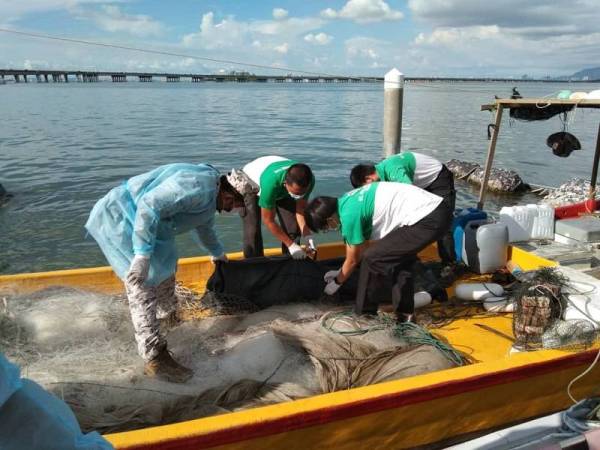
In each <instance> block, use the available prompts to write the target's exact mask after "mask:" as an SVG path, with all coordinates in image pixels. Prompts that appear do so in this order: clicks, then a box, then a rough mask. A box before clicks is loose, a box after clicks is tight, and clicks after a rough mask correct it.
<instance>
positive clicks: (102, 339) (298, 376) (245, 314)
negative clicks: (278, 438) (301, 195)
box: [0, 286, 461, 433]
mask: <svg viewBox="0 0 600 450" xmlns="http://www.w3.org/2000/svg"><path fill="white" fill-rule="evenodd" d="M176 293H177V305H178V308H177V318H178V320H177V321H162V322H161V329H162V332H163V333H165V334H166V339H167V342H168V345H169V349H170V350H171V351H172V352H173V355H174V356H175V358H176V359H177V360H178V361H179V362H180V363H182V364H183V365H185V366H187V367H190V368H191V369H192V370H193V371H194V376H193V378H192V379H191V380H190V381H189V382H187V383H185V384H172V383H167V382H163V381H160V380H158V379H155V378H149V377H146V376H144V375H143V362H142V360H141V358H140V357H139V356H138V355H137V352H136V344H135V340H134V335H133V327H132V325H131V319H130V316H129V309H128V305H127V301H126V298H125V297H124V296H122V295H118V296H107V295H102V294H96V293H91V292H86V291H83V290H79V289H71V288H64V287H62V288H61V287H57V288H52V289H46V290H44V291H41V292H38V293H35V294H31V295H26V296H13V297H9V298H6V299H5V300H4V301H3V302H2V303H0V351H2V352H3V353H5V354H6V356H7V357H8V358H9V359H10V360H12V361H13V362H15V363H17V364H19V365H20V366H21V368H22V373H23V376H24V377H28V378H31V379H33V380H35V381H36V382H38V383H39V384H41V385H42V386H43V387H45V388H46V389H48V390H49V391H51V392H53V393H54V394H55V395H57V396H58V397H60V398H62V399H63V400H65V401H66V402H67V403H68V404H69V406H70V407H71V408H72V409H73V411H74V413H75V415H76V417H77V418H78V420H79V422H80V424H81V426H82V429H83V430H84V431H90V430H97V431H100V432H102V433H107V432H116V431H125V430H131V429H137V428H141V427H147V426H153V425H159V424H167V423H173V422H178V421H181V420H188V419H193V418H198V417H204V416H209V415H214V414H222V413H226V412H229V411H235V410H239V409H244V408H249V407H254V406H259V405H266V404H272V403H278V402H283V401H290V400H294V399H297V398H304V397H308V396H312V395H318V394H321V393H325V392H332V391H335V390H339V389H347V388H349V387H356V386H365V385H367V384H372V383H378V382H382V381H388V380H394V379H400V378H403V377H408V376H413V375H417V374H420V373H426V372H429V371H433V370H443V369H446V368H450V367H454V366H456V365H458V364H460V363H461V362H459V360H458V359H453V358H452V357H450V356H449V355H450V353H451V348H450V347H443V346H440V345H439V342H441V341H439V342H438V341H437V339H435V338H433V336H430V337H428V336H426V335H425V334H423V333H424V330H421V331H417V330H411V331H410V332H405V333H401V332H399V331H398V329H397V326H396V325H395V322H394V321H393V320H391V318H390V317H387V316H385V317H378V318H375V319H374V320H373V321H371V322H366V323H362V322H361V323H355V322H354V321H355V320H358V319H355V318H353V317H352V316H347V317H346V318H345V319H343V320H342V317H341V316H340V317H338V324H337V325H338V326H340V325H342V322H344V323H346V325H344V326H345V327H346V328H345V329H356V328H357V327H362V328H365V326H366V327H371V328H369V329H365V330H363V331H362V332H361V333H358V334H355V335H344V334H340V333H337V332H333V331H331V330H328V329H327V328H326V327H324V326H323V325H322V324H323V318H324V317H325V318H327V317H331V315H335V314H341V313H342V310H341V309H343V310H347V309H348V307H349V305H342V306H340V305H339V299H338V300H336V301H333V302H332V301H331V300H327V301H323V300H320V299H313V300H312V301H311V302H296V303H289V304H281V305H279V304H277V305H272V306H270V307H267V308H264V309H260V310H258V308H259V307H258V306H257V305H256V304H255V303H254V302H252V301H249V300H248V299H244V298H242V297H239V296H238V297H235V296H230V295H229V294H226V295H218V296H214V297H212V300H211V297H210V296H206V295H205V296H204V297H203V296H201V295H200V294H199V293H198V292H195V291H192V290H190V289H187V288H185V287H183V286H178V287H177V289H176ZM205 300H206V301H207V304H206V305H204V304H203V302H204V301H205ZM210 301H212V302H213V303H210ZM196 318H201V320H195V319H196ZM361 320H363V319H361ZM364 320H367V319H364ZM425 333H426V332H425ZM445 345H446V344H445ZM448 351H450V353H448Z"/></svg>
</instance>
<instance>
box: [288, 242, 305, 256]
mask: <svg viewBox="0 0 600 450" xmlns="http://www.w3.org/2000/svg"><path fill="white" fill-rule="evenodd" d="M288 250H289V251H290V255H291V257H292V258H294V259H304V258H306V252H305V251H304V250H303V249H302V247H300V246H299V245H298V244H296V243H295V242H292V245H290V246H289V247H288Z"/></svg>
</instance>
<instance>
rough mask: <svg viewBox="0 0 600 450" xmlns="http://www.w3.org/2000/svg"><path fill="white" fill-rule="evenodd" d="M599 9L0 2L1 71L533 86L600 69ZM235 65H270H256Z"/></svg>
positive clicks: (423, 3) (318, 0) (515, 0)
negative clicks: (510, 80)
mask: <svg viewBox="0 0 600 450" xmlns="http://www.w3.org/2000/svg"><path fill="white" fill-rule="evenodd" d="M598 24H600V0H570V1H555V0H554V1H541V0H526V1H523V0H496V1H494V2H490V1H484V0H405V1H400V0H398V1H394V0H387V1H386V0H339V1H337V0H336V1H325V0H302V1H298V0H294V1H291V0H290V1H287V0H254V1H250V0H247V1H244V0H172V1H159V0H121V1H105V0H0V29H9V30H17V31H22V32H28V33H37V34H45V35H51V36H56V37H61V38H68V39H76V40H86V41H92V42H98V43H103V44H113V45H120V46H129V47H136V48H142V49H148V50H155V51H160V52H169V53H176V54H178V55H181V56H167V55H157V54H149V53H142V52H136V51H129V50H119V49H114V48H106V47H97V46H90V45H82V44H76V43H70V42H64V41H56V40H49V39H40V38H34V37H28V36H23V35H16V34H11V33H7V32H3V31H0V68H18V69H23V68H26V69H44V68H49V69H50V68H52V69H65V70H75V69H77V70H99V71H111V70H115V71H116V70H119V71H153V72H159V71H169V72H177V73H203V74H204V73H207V74H210V73H218V72H223V71H225V72H228V71H231V70H235V71H249V72H252V73H256V74H271V73H288V72H292V73H294V72H295V73H300V71H306V72H314V73H321V74H331V75H346V76H350V75H352V76H360V75H364V76H383V75H384V74H385V73H386V72H387V71H388V70H390V69H391V68H393V67H396V68H398V69H399V70H400V71H401V72H403V73H404V74H405V75H406V76H409V77H410V76H414V77H418V76H431V77H433V76H446V77H481V76H497V77H520V76H522V75H524V74H526V75H529V76H534V77H544V76H560V75H570V74H572V73H574V72H576V71H578V70H581V69H583V68H590V67H598V66H600V26H599V25H598ZM201 58H209V59H218V60H227V61H235V62H240V63H248V64H254V65H258V66H264V67H249V66H244V65H237V64H233V63H230V62H216V61H207V60H202V59H201Z"/></svg>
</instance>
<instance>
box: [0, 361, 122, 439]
mask: <svg viewBox="0 0 600 450" xmlns="http://www.w3.org/2000/svg"><path fill="white" fill-rule="evenodd" d="M0 449H2V450H23V449H39V450H111V449H113V446H112V445H111V444H110V443H109V442H108V441H106V440H105V439H104V438H103V437H102V436H100V435H99V434H98V433H97V432H95V431H94V432H92V433H88V434H83V433H82V432H81V429H80V428H79V424H78V423H77V419H76V418H75V415H74V414H73V412H72V411H71V409H70V408H69V406H68V405H67V404H66V403H65V402H63V401H62V400H60V399H58V398H57V397H55V396H54V395H52V394H50V393H48V392H46V391H45V390H44V389H43V388H42V387H41V386H40V385H38V384H37V383H34V382H33V381H31V380H28V379H25V378H21V374H20V371H19V368H18V367H17V366H15V365H13V364H11V363H10V362H9V361H8V360H7V359H6V358H5V357H4V355H3V354H2V353H0Z"/></svg>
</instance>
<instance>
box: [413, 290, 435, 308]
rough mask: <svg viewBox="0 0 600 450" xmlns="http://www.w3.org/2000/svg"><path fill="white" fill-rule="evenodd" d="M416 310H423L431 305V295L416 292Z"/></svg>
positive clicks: (424, 292)
mask: <svg viewBox="0 0 600 450" xmlns="http://www.w3.org/2000/svg"><path fill="white" fill-rule="evenodd" d="M414 298H415V309H417V308H422V307H423V306H427V305H429V304H430V303H431V300H432V299H431V294H430V293H429V292H426V291H419V292H415V297H414Z"/></svg>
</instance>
